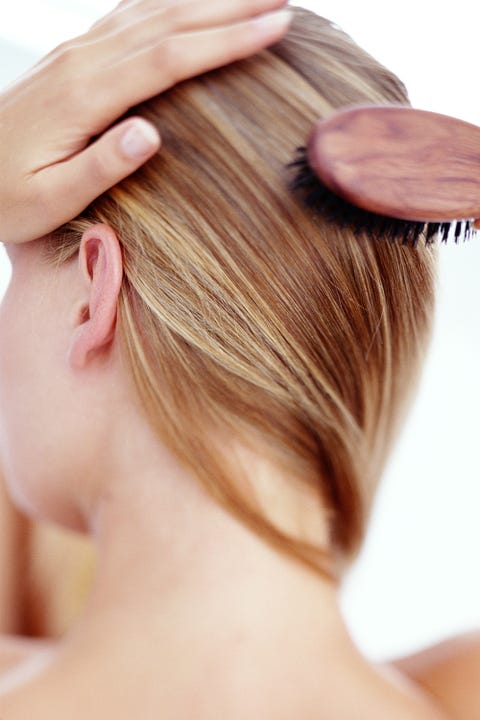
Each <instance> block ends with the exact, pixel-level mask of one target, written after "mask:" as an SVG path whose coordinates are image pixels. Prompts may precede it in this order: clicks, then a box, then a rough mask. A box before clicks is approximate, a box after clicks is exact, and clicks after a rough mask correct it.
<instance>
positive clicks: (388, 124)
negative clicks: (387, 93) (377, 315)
mask: <svg viewBox="0 0 480 720" xmlns="http://www.w3.org/2000/svg"><path fill="white" fill-rule="evenodd" d="M288 167H289V168H294V169H295V170H296V173H295V177H294V178H293V180H292V181H291V183H290V189H291V190H292V191H293V192H295V193H297V192H298V193H300V194H301V195H302V198H303V200H304V202H305V204H306V205H307V206H308V207H309V208H310V209H311V210H313V211H315V212H318V213H319V214H321V215H322V216H323V217H325V219H327V220H328V221H331V222H334V223H336V224H338V225H339V226H340V227H341V228H343V229H345V228H349V229H351V230H352V231H353V232H354V234H355V235H358V234H359V233H362V232H366V233H367V234H371V235H373V236H374V237H378V238H379V239H382V238H386V239H388V240H390V241H392V242H396V241H401V243H402V244H403V245H409V244H410V245H413V246H415V245H416V244H417V243H418V241H419V240H420V239H424V240H425V242H426V244H430V243H433V242H434V241H435V240H436V239H438V238H439V239H440V240H442V241H444V242H446V241H447V239H448V238H449V237H450V238H454V239H455V242H458V241H459V239H460V238H461V237H463V238H464V239H466V238H469V237H470V236H471V235H472V234H473V233H474V231H475V230H480V219H479V218H480V128H479V127H477V126H475V125H472V124H470V123H467V122H464V121H463V120H459V119H457V118H454V117H450V116H448V115H441V114H438V113H433V112H429V111H426V110H416V109H414V108H411V107H410V106H403V105H356V106H348V107H346V108H343V109H341V110H339V111H338V112H336V113H334V114H332V115H330V116H329V117H327V118H326V119H324V120H322V121H320V122H319V123H317V124H316V125H315V127H314V128H313V131H312V134H311V136H310V139H309V142H308V146H307V147H301V148H297V156H296V159H295V160H294V162H292V163H290V164H289V165H288Z"/></svg>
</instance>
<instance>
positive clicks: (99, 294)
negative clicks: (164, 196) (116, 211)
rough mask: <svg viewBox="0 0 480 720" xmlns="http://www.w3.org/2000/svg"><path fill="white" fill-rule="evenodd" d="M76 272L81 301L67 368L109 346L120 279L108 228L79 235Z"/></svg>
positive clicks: (95, 227) (82, 364)
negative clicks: (82, 294) (81, 295)
mask: <svg viewBox="0 0 480 720" xmlns="http://www.w3.org/2000/svg"><path fill="white" fill-rule="evenodd" d="M78 272H79V274H80V280H81V283H82V285H83V293H84V299H83V300H82V302H81V308H80V311H79V313H78V315H77V318H76V321H75V322H76V327H75V330H74V333H73V337H72V341H71V344H70V349H69V361H70V365H71V366H72V367H73V368H75V369H82V368H85V367H86V366H87V364H88V363H89V362H90V361H91V360H92V359H93V358H95V357H98V356H99V355H101V354H104V353H105V351H106V350H107V349H108V347H109V346H110V344H111V341H112V339H113V336H114V333H115V326H116V320H117V303H118V297H119V294H120V288H121V285H122V277H123V261H122V251H121V247H120V243H119V241H118V238H117V236H116V234H115V232H114V231H113V230H112V228H111V227H109V226H108V225H101V224H97V225H93V226H92V227H90V228H89V229H88V230H86V231H85V233H84V234H83V236H82V240H81V243H80V249H79V254H78Z"/></svg>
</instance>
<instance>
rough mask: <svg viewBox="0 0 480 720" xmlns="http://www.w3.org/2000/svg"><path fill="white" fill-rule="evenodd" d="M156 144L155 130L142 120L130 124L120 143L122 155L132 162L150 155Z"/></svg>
mask: <svg viewBox="0 0 480 720" xmlns="http://www.w3.org/2000/svg"><path fill="white" fill-rule="evenodd" d="M158 144H159V139H158V134H157V132H156V130H155V129H154V128H153V127H152V126H151V125H150V124H149V123H147V122H146V121H144V120H136V121H135V123H132V124H131V125H130V126H129V128H128V129H127V131H126V132H125V134H124V135H123V137H122V139H121V142H120V145H121V148H122V151H123V153H124V154H125V155H126V156H127V157H128V158H131V159H133V160H138V159H140V158H142V157H145V156H146V155H150V153H151V152H152V150H154V149H155V148H157V147H158Z"/></svg>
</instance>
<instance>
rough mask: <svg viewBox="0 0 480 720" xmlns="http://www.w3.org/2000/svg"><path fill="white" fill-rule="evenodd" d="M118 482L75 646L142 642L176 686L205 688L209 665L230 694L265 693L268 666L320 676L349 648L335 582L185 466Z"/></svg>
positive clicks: (99, 521) (105, 500)
mask: <svg viewBox="0 0 480 720" xmlns="http://www.w3.org/2000/svg"><path fill="white" fill-rule="evenodd" d="M167 466H168V463H167ZM163 468H164V469H165V462H164V463H163ZM109 488H110V491H109V492H108V493H105V494H104V496H103V497H102V498H101V500H100V501H99V503H98V505H97V508H96V512H95V516H94V520H93V523H92V530H93V534H94V537H95V541H96V543H97V550H98V567H97V579H96V583H95V585H94V589H93V592H92V594H91V599H90V602H89V605H88V607H87V610H86V612H85V615H84V617H83V618H82V620H81V621H80V623H79V624H78V625H77V627H76V629H75V630H74V631H73V632H72V634H71V635H70V636H69V638H68V641H67V645H66V647H67V648H68V647H71V649H72V650H73V649H75V650H78V646H79V645H81V646H83V647H84V648H87V647H90V648H96V650H95V654H96V655H97V658H99V662H101V660H100V657H105V661H106V659H107V658H109V660H108V662H109V663H110V665H111V658H112V657H115V658H121V657H124V656H125V655H130V654H131V653H132V648H134V650H133V653H134V654H135V656H136V657H138V655H139V654H140V655H141V656H142V658H143V664H144V665H145V664H147V662H148V657H147V656H148V655H149V653H150V652H151V663H152V667H155V668H156V669H158V668H162V677H163V679H164V680H165V681H166V685H167V687H170V688H171V687H178V688H186V687H190V686H192V687H195V678H196V677H197V676H198V673H203V672H204V669H205V668H206V667H208V669H209V673H210V678H211V682H212V684H213V686H215V687H216V682H215V677H216V676H217V678H218V683H220V686H221V687H222V693H225V695H228V697H229V702H230V700H231V698H232V697H234V696H235V695H236V694H237V692H238V687H237V684H238V682H239V678H242V682H241V684H242V687H247V686H248V687H249V688H250V689H251V690H252V692H253V693H254V694H256V695H257V696H259V694H258V693H255V692H254V686H255V685H256V683H260V682H261V678H262V674H263V677H264V679H265V677H270V678H271V677H272V673H273V675H278V677H286V676H288V675H290V674H291V673H293V674H294V675H295V673H298V672H299V669H300V670H301V672H302V674H303V682H304V683H306V682H307V680H309V681H310V682H311V681H312V679H313V677H314V676H315V671H314V670H313V668H315V667H318V666H319V663H320V661H321V653H324V652H325V648H326V647H328V645H329V643H330V644H331V643H332V642H333V639H335V642H336V643H338V641H339V639H341V642H342V643H343V644H344V645H345V646H347V645H348V646H349V647H350V645H349V640H348V637H347V634H346V632H345V630H344V628H343V622H342V619H341V616H340V612H339V610H338V605H337V596H336V588H335V587H334V586H333V585H332V583H331V582H329V581H327V580H323V579H322V578H319V577H317V576H315V575H314V573H313V572H312V571H309V570H308V569H307V568H303V566H301V565H300V563H298V562H296V561H294V560H290V559H289V558H286V557H284V556H283V555H282V554H281V553H279V552H278V551H276V550H274V549H272V548H270V547H269V546H268V545H267V544H266V542H265V541H263V540H262V539H260V538H257V536H256V535H255V534H254V533H253V532H252V531H250V530H249V529H247V528H245V527H244V526H243V525H242V524H241V523H240V522H238V521H237V520H236V519H234V518H233V517H232V516H231V515H230V514H229V513H228V512H226V511H225V510H223V509H222V508H220V507H219V506H218V505H217V504H216V503H215V502H214V501H213V500H211V499H210V498H209V497H208V496H207V495H206V493H204V491H203V490H202V488H201V487H200V486H199V484H198V483H197V482H196V481H195V480H194V479H192V478H191V477H189V476H188V474H187V473H185V472H183V471H182V470H180V469H179V468H178V466H176V465H174V464H173V463H172V464H171V466H170V471H169V472H163V473H162V477H153V476H151V477H146V476H145V475H144V476H143V477H142V478H140V477H139V476H138V475H137V476H136V477H135V480H134V482H133V480H132V482H130V481H129V482H126V483H124V484H122V483H120V482H118V483H116V484H110V485H109ZM111 488H114V489H113V490H112V489H111ZM119 628H121V635H120V633H119ZM139 638H141V639H142V641H141V647H139V646H138V642H139V640H138V639H139ZM145 638H149V639H150V641H151V642H150V643H149V646H146V645H145V640H144V639H145ZM149 647H151V648H153V651H150V650H149ZM98 648H102V650H101V652H100V655H99V652H98ZM287 649H288V652H287V651H286V650H287ZM336 651H337V652H338V646H336ZM172 657H173V658H178V657H181V658H182V659H181V661H179V662H177V663H175V662H173V663H172ZM252 658H255V663H254V664H252ZM310 663H311V664H310ZM305 664H307V666H308V665H309V664H310V667H311V668H312V674H311V675H310V678H308V673H305V672H304V669H305ZM147 666H148V665H147ZM252 668H254V672H253V670H252ZM118 671H119V672H120V669H118ZM252 672H253V674H252ZM209 684H210V680H209ZM243 684H245V685H243ZM157 685H158V683H157ZM233 686H235V687H233ZM289 687H290V686H289ZM285 690H286V687H284V688H283V691H285ZM305 690H306V691H307V690H308V688H307V687H305ZM311 690H312V687H311V688H310V691H311ZM296 692H298V688H297V689H296ZM297 700H298V698H297ZM239 701H240V698H237V702H239Z"/></svg>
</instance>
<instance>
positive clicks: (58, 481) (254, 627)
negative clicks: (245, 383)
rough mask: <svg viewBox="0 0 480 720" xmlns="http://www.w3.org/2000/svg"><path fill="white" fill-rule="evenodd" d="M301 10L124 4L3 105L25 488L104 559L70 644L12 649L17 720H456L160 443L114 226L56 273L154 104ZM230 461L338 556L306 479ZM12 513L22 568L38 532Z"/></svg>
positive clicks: (4, 390)
mask: <svg viewBox="0 0 480 720" xmlns="http://www.w3.org/2000/svg"><path fill="white" fill-rule="evenodd" d="M283 4H284V2H272V0H270V1H269V2H267V1H266V0H265V1H264V2H256V3H252V2H250V3H248V2H235V1H234V0H230V1H229V3H224V2H219V1H218V0H216V1H214V0H212V1H211V2H206V1H205V0H202V2H169V3H167V2H163V3H154V4H152V2H123V3H121V4H120V6H118V8H117V9H116V10H115V11H114V12H112V13H111V14H110V15H109V16H107V17H106V18H105V19H103V20H101V21H99V23H97V24H96V25H95V26H94V27H93V28H92V30H91V31H90V32H89V33H87V34H86V35H85V36H81V37H80V38H77V39H76V40H74V41H71V42H70V43H67V44H66V45H64V46H62V47H61V48H59V49H57V50H56V51H54V52H53V53H52V54H51V55H50V56H48V57H47V58H46V59H45V60H43V61H42V62H41V63H40V64H39V65H38V66H37V68H36V70H35V71H32V72H31V73H30V74H28V75H27V76H25V77H24V78H23V80H21V81H20V83H18V84H17V85H16V86H15V87H14V88H12V89H10V90H7V91H6V92H4V93H3V94H2V95H1V96H0V125H1V126H2V133H3V134H4V137H5V142H2V143H1V144H0V148H3V149H0V160H1V162H2V172H3V177H4V180H5V182H4V183H2V188H1V189H0V215H1V217H2V233H3V236H2V239H3V240H4V241H5V242H7V248H8V254H9V257H10V260H11V263H12V270H13V273H12V279H11V282H10V285H9V288H8V290H7V293H6V295H5V298H4V300H3V302H2V305H1V307H0V408H1V414H0V454H1V457H2V462H3V469H4V474H5V481H6V485H7V487H8V492H9V495H10V497H11V498H12V499H13V501H14V503H15V505H16V506H17V508H19V509H20V510H21V511H22V513H24V514H25V515H27V516H28V517H29V518H31V519H32V520H44V521H48V522H53V523H56V524H59V525H61V526H62V527H65V528H67V529H69V530H75V531H80V532H85V533H87V534H89V535H90V537H91V538H92V540H93V542H94V544H95V546H96V553H97V557H98V570H97V573H96V577H95V581H94V583H93V589H92V592H91V595H90V597H89V600H88V603H87V606H86V608H85V610H84V612H83V613H82V615H81V617H80V618H79V619H78V620H77V622H76V623H75V624H74V625H73V627H72V628H71V629H70V630H69V632H68V633H66V635H65V636H64V637H63V638H62V639H61V640H58V641H48V640H47V641H37V642H32V641H29V640H28V639H25V638H15V637H7V638H4V640H3V642H2V644H1V647H0V662H1V669H2V670H3V672H2V673H1V675H0V715H1V717H2V720H23V719H24V718H27V717H28V718H30V717H33V716H34V717H35V718H37V720H43V718H45V720H46V719H47V718H48V719H49V720H56V718H62V720H63V718H64V717H65V716H68V717H69V718H72V720H76V718H77V717H78V718H82V720H83V718H84V717H85V715H87V716H88V715H89V716H90V717H92V718H93V719H95V718H104V717H113V716H115V717H116V718H120V719H122V718H127V717H128V718H130V717H131V715H132V713H137V714H138V713H140V714H141V716H142V717H145V718H147V719H148V718H150V717H152V718H154V717H155V718H157V717H158V713H159V712H162V715H163V716H164V717H172V718H173V717H174V718H187V717H188V718H191V717H192V716H195V717H196V718H199V720H203V719H205V720H207V718H208V719H209V720H210V719H211V718H214V717H215V718H217V717H228V718H229V719H231V720H236V718H238V719H240V718H246V717H264V718H275V719H276V720H282V718H285V719H287V718H288V719H289V720H290V718H292V717H302V718H304V719H305V720H308V719H309V718H312V720H313V718H315V719H316V720H318V718H325V719H327V718H328V720H344V719H345V720H347V719H348V720H351V718H352V717H355V718H356V720H357V719H358V720H362V719H363V718H365V720H367V718H368V720H376V718H379V720H380V718H381V719H382V720H383V719H384V718H385V717H388V718H389V719H390V720H396V719H397V718H398V720H400V719H402V720H403V719H404V718H406V717H408V718H409V719H411V720H442V719H444V718H446V717H454V715H446V714H445V713H444V711H443V709H442V705H441V703H440V702H436V701H435V700H434V699H433V697H434V695H435V693H434V692H432V688H431V687H427V685H426V684H425V683H424V685H425V688H426V689H425V691H422V690H420V689H419V686H420V685H421V684H422V682H421V679H419V678H420V674H421V673H420V674H418V673H417V677H416V678H415V679H416V680H418V683H419V684H418V685H417V684H415V683H413V682H410V681H409V680H408V679H407V675H408V674H409V672H410V670H411V668H409V667H408V663H407V664H404V666H403V667H401V668H400V670H401V672H400V671H399V669H398V668H395V667H394V666H391V667H389V668H380V667H375V666H373V665H372V664H370V663H369V662H368V661H367V660H366V659H365V658H363V657H362V656H361V655H360V654H359V653H358V651H357V649H356V648H355V646H354V644H353V642H352V641H351V639H350V637H349V635H348V632H347V630H346V627H345V625H344V622H343V619H342V616H341V613H340V610H339V606H338V596H337V592H338V588H337V587H336V586H335V585H334V584H333V583H332V582H329V581H327V580H321V579H319V578H318V577H316V576H315V577H314V576H313V574H312V573H310V572H308V571H307V570H306V569H303V568H301V567H300V566H299V565H298V564H296V563H294V562H293V561H292V560H290V559H288V558H285V557H284V556H283V555H281V554H279V553H277V552H275V551H274V550H273V549H270V548H269V547H268V546H267V545H266V544H265V543H263V542H262V541H261V540H260V539H258V538H257V537H256V536H255V535H254V534H253V533H252V532H250V531H248V530H247V529H245V528H244V527H243V526H241V525H240V524H239V523H238V522H237V521H236V520H235V519H234V518H232V517H231V516H230V515H228V514H227V513H225V512H224V511H222V510H221V509H220V508H219V507H217V506H216V504H215V503H214V502H213V501H212V500H211V499H210V498H209V497H208V496H207V495H206V494H205V493H204V492H203V491H202V489H201V488H200V486H199V484H198V482H197V481H196V479H195V478H193V477H191V476H190V475H189V473H188V472H186V471H185V469H184V468H183V467H181V466H180V465H179V463H178V462H177V461H176V459H175V458H174V457H173V456H172V455H171V454H170V453H169V451H168V450H167V448H166V447H164V446H163V444H162V442H161V440H160V438H158V437H157V436H156V435H155V434H154V433H153V432H152V429H151V427H150V425H149V423H148V420H147V418H146V417H145V414H144V412H143V409H142V407H141V405H140V404H139V401H138V398H137V395H136V392H135V389H134V386H133V382H132V378H131V375H130V371H129V368H128V367H127V365H126V363H125V360H124V358H123V356H122V352H121V343H120V337H119V330H118V328H117V325H116V309H117V303H118V294H119V290H120V285H121V281H122V274H123V267H122V256H121V251H120V243H119V239H118V238H117V236H116V234H115V232H114V230H113V229H112V228H109V227H108V226H104V225H94V226H92V227H91V228H89V229H88V230H87V231H86V233H85V234H84V236H83V238H82V243H81V247H80V251H79V254H78V257H76V258H74V259H72V260H71V261H70V262H69V263H67V264H66V265H64V266H62V267H61V268H54V267H52V266H51V265H48V264H46V263H45V262H44V257H43V251H44V239H43V238H44V236H45V235H46V233H48V232H49V231H50V230H52V229H53V228H55V227H57V226H58V225H60V224H61V223H63V222H64V221H66V220H68V219H69V218H70V217H72V216H74V215H75V214H76V213H77V212H78V211H79V210H81V209H82V208H83V207H84V206H86V205H87V204H88V202H89V201H90V200H91V199H93V198H94V197H95V196H96V195H98V194H100V193H101V192H102V191H103V190H105V189H107V188H108V187H110V186H111V185H113V184H114V183H115V182H117V181H118V180H119V179H121V178H122V177H125V176H126V175H128V174H129V173H130V172H132V171H134V170H135V169H136V167H138V166H139V165H140V164H141V163H142V162H144V161H145V160H146V159H148V157H150V155H151V154H152V153H153V152H155V151H156V150H157V149H158V145H159V142H160V140H159V138H158V136H156V137H154V138H153V140H152V141H151V143H150V145H149V149H147V150H145V151H144V153H143V154H142V155H139V154H137V155H136V157H135V158H132V157H130V158H127V156H126V155H125V150H124V149H123V150H122V145H121V138H122V137H123V133H124V132H125V131H126V130H127V129H129V128H131V126H132V124H133V125H135V126H136V127H137V128H138V129H140V125H141V121H139V120H138V119H137V120H131V119H130V120H128V121H126V122H122V123H121V124H120V125H116V126H114V127H113V129H111V130H107V131H106V132H104V134H103V135H102V132H103V131H104V130H106V128H108V127H110V126H111V124H112V123H114V122H115V120H116V118H117V117H119V116H120V115H121V114H122V113H123V112H124V111H125V110H126V109H127V108H128V107H130V106H131V105H132V104H134V103H136V102H138V101H139V100H141V99H144V98H146V97H149V96H151V95H153V94H156V93H158V92H161V91H162V90H165V89H167V88H168V87H170V86H171V85H172V84H174V83H175V82H178V81H180V80H181V79H183V78H186V77H190V76H191V75H194V74H197V73H201V72H204V71H205V70H207V69H210V68H213V67H216V66H219V65H222V64H225V63H227V62H231V61H232V60H235V59H238V58H240V57H244V56H247V55H249V54H252V53H254V52H257V51H258V50H259V49H261V48H262V47H265V46H267V45H268V44H270V43H271V42H274V41H275V40H277V39H279V38H280V37H281V36H282V35H283V33H284V32H285V31H286V27H285V25H284V26H283V27H280V28H279V27H278V25H277V26H276V27H275V28H274V29H272V27H270V29H269V30H268V29H266V28H265V26H263V27H259V26H258V25H257V24H255V23H253V24H252V21H251V17H252V16H254V15H257V14H258V13H260V12H265V11H267V10H272V9H276V8H278V7H281V6H282V5H283ZM87 58H88V62H86V59H87ZM119 72H121V73H122V78H124V79H125V82H122V84H121V88H119V89H116V90H115V91H114V90H113V89H112V88H113V87H115V88H116V86H117V84H115V83H112V78H115V77H118V73H119ZM139 78H141V80H140V81H139ZM84 87H88V88H89V94H88V97H85V94H83V95H82V92H81V91H80V89H81V88H84ZM106 87H108V88H109V90H110V89H112V92H111V93H108V101H106V102H104V99H105V97H106V95H105V88H106ZM66 89H69V90H68V93H67V96H66V98H67V100H68V102H67V101H65V100H63V97H64V95H65V93H66ZM116 92H117V93H118V94H117V95H116V94H115V93H116ZM100 98H101V99H102V102H99V99H100ZM46 106H48V107H49V113H48V118H47V114H45V113H44V112H43V109H44V108H45V107H46ZM32 117H35V118H38V122H37V125H36V128H35V130H36V132H35V134H33V133H31V132H30V127H31V118H32ZM44 117H45V121H44V120H43V118H44ZM47 120H48V121H47ZM27 125H28V127H27ZM150 130H151V128H150ZM98 135H100V138H99V139H98V140H96V142H94V143H93V144H91V145H89V140H90V138H92V137H97V136H98ZM150 138H152V135H151V134H150ZM2 140H3V136H2ZM130 147H131V144H130ZM2 153H3V154H2ZM229 451H230V453H231V454H232V456H236V457H237V462H238V466H239V467H243V468H244V469H245V471H246V472H247V474H248V476H249V480H250V481H251V482H252V484H255V485H256V486H258V487H259V488H261V489H262V493H263V497H264V498H265V502H267V500H268V498H271V497H272V495H274V496H275V497H276V503H275V506H274V508H273V510H272V512H273V513H274V515H275V517H273V518H272V519H277V520H278V522H279V523H280V524H282V525H283V526H287V527H288V526H290V527H292V528H293V527H295V529H297V530H299V531H300V532H301V531H302V530H304V531H305V534H306V535H309V534H311V533H312V532H313V533H314V535H315V539H317V540H320V541H322V540H324V539H325V538H326V537H327V526H326V522H325V520H324V518H323V517H322V515H321V513H320V514H319V515H320V516H319V518H318V520H317V522H316V523H315V525H314V526H313V525H312V522H311V511H309V508H310V504H309V503H308V502H307V500H306V499H304V500H300V499H299V500H298V502H295V504H292V497H291V495H290V494H289V492H288V491H287V488H288V487H290V486H291V483H289V482H288V480H289V479H288V478H286V477H283V476H282V475H281V474H280V472H279V470H278V468H276V467H274V466H272V465H270V464H269V463H268V462H267V461H266V460H265V455H264V453H263V452H262V448H260V447H258V448H256V449H249V450H247V449H246V448H244V447H242V446H241V445H240V444H239V443H238V442H237V441H236V440H235V438H232V439H231V446H230V448H229ZM33 468H34V471H33ZM279 488H281V492H279ZM3 512H4V513H5V527H8V528H10V529H11V533H13V535H11V537H13V540H12V541H11V542H12V545H11V547H14V546H15V544H16V542H18V541H19V539H20V540H21V534H20V535H18V536H16V535H15V533H17V532H18V533H21V532H22V529H21V527H20V526H19V525H18V517H17V519H15V518H14V517H13V516H12V515H11V514H10V511H7V510H4V511H3ZM20 525H21V521H20ZM9 572H10V573H11V582H12V584H13V586H14V587H15V582H16V580H15V578H16V577H17V581H18V576H17V575H16V573H17V570H16V568H15V566H13V565H12V566H11V568H10V570H9ZM8 577H10V576H8ZM5 598H6V599H4V601H3V602H4V606H5V607H7V606H8V607H10V610H11V611H12V610H13V605H14V604H12V602H11V597H10V600H9V598H8V592H7V593H5ZM9 603H10V604H9ZM17 622H18V618H17V619H16V618H15V616H14V614H13V615H12V616H11V617H9V618H8V622H6V625H7V626H9V627H14V626H15V623H17ZM411 674H414V673H411ZM345 688H348V692H345ZM459 717H460V716H459ZM462 717H465V718H466V717H467V715H465V716H463V715H462ZM472 717H473V716H472Z"/></svg>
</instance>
